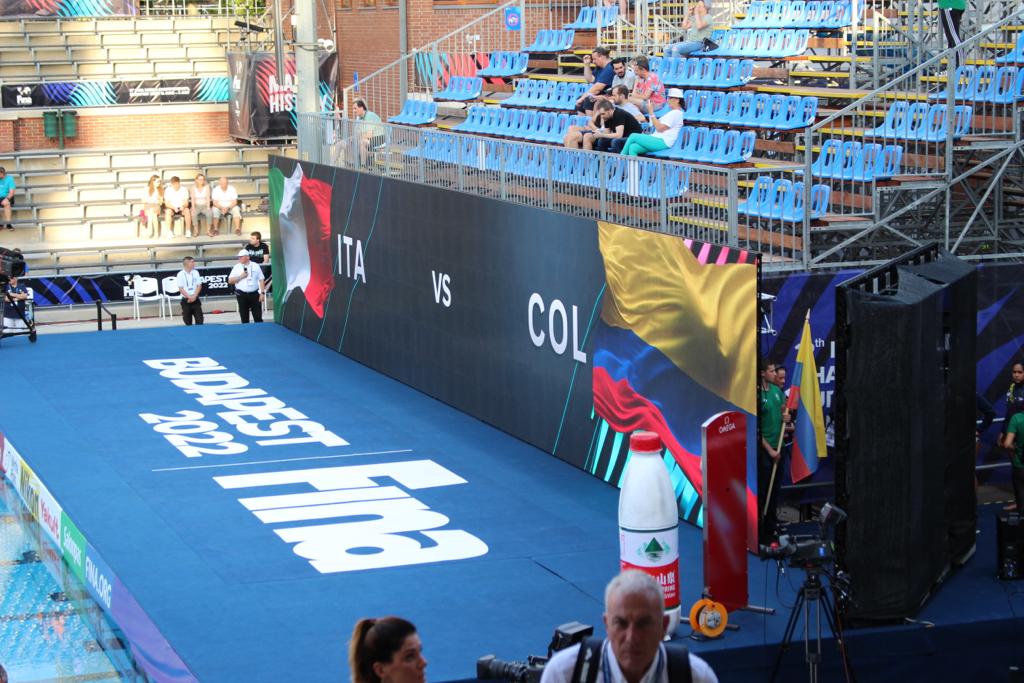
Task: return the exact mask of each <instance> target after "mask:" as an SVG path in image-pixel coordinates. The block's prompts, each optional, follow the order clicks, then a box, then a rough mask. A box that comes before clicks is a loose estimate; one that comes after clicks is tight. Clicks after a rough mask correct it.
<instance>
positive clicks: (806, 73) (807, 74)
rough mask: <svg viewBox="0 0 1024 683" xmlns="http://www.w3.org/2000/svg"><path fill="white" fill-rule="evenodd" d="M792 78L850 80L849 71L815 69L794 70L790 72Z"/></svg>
mask: <svg viewBox="0 0 1024 683" xmlns="http://www.w3.org/2000/svg"><path fill="white" fill-rule="evenodd" d="M789 75H790V76H795V77H797V78H849V77H850V72H849V71H814V70H813V69H800V70H797V69H794V70H793V71H790V72H789Z"/></svg>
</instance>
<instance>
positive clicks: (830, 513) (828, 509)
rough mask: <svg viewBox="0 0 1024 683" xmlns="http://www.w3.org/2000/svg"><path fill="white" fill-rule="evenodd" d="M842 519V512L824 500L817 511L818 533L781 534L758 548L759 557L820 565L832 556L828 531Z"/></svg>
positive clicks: (798, 564)
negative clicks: (775, 539)
mask: <svg viewBox="0 0 1024 683" xmlns="http://www.w3.org/2000/svg"><path fill="white" fill-rule="evenodd" d="M844 519H846V513H845V512H844V511H843V510H842V509H841V508H839V507H838V506H836V505H833V504H832V503H825V504H824V505H822V506H821V510H820V511H819V512H818V516H817V518H816V521H817V522H818V528H819V533H818V534H804V535H800V536H797V535H789V534H783V535H782V536H779V539H778V540H777V541H775V542H774V543H771V544H770V545H762V546H760V547H759V550H760V553H759V555H760V556H761V559H765V560H786V561H788V562H789V566H791V567H803V568H809V567H820V566H822V565H824V564H826V563H828V562H831V561H832V560H834V559H835V548H834V546H833V543H832V541H831V540H829V538H828V537H829V535H830V534H829V531H830V530H831V529H832V528H833V527H834V526H835V525H836V524H839V523H840V522H842V521H843V520H844Z"/></svg>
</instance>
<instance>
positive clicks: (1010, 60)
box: [996, 32, 1024, 64]
mask: <svg viewBox="0 0 1024 683" xmlns="http://www.w3.org/2000/svg"><path fill="white" fill-rule="evenodd" d="M996 63H997V64H1024V32H1022V33H1021V34H1020V35H1019V36H1017V44H1016V45H1015V46H1014V47H1013V49H1012V50H1010V51H1009V52H1007V53H1006V54H1005V55H1000V56H998V57H996Z"/></svg>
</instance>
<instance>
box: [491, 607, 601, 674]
mask: <svg viewBox="0 0 1024 683" xmlns="http://www.w3.org/2000/svg"><path fill="white" fill-rule="evenodd" d="M592 635H594V627H593V626H588V625H586V624H581V623H579V622H578V621H570V622H569V623H568V624H562V625H561V626H559V627H558V628H556V629H555V634H554V635H553V636H552V637H551V643H550V644H549V645H548V654H547V656H546V657H544V656H539V655H530V656H529V657H527V658H526V661H505V660H501V659H498V658H497V657H495V656H494V655H484V656H483V657H481V658H480V659H478V660H477V661H476V677H477V679H479V680H490V679H498V680H503V681H512V683H539V681H540V676H541V673H543V671H544V665H545V664H547V663H548V660H549V659H551V655H553V654H555V653H556V652H558V651H559V650H564V649H565V648H567V647H572V646H573V645H575V644H577V643H582V642H583V640H584V638H587V637H588V636H592Z"/></svg>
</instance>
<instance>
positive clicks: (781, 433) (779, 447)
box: [761, 308, 811, 519]
mask: <svg viewBox="0 0 1024 683" xmlns="http://www.w3.org/2000/svg"><path fill="white" fill-rule="evenodd" d="M804 322H806V323H810V322H811V309H809V308H808V309H807V315H805V316H804ZM798 391H799V390H798ZM792 394H793V388H792V385H790V395H792ZM789 409H790V406H789V402H788V401H787V405H786V410H787V411H788V410H789ZM785 438H786V417H785V415H783V417H782V429H781V430H780V431H779V443H778V444H776V446H775V452H776V453H778V456H779V457H777V458H775V462H773V463H772V476H771V479H769V480H768V493H767V495H766V496H765V497H764V511H763V512H762V513H761V518H762V519H764V518H765V517H767V516H768V506H769V505H771V503H772V487H773V486H775V475H776V474H777V473H778V471H779V461H780V460H782V453H781V452H780V451H781V450H782V442H783V441H784V440H785Z"/></svg>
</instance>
